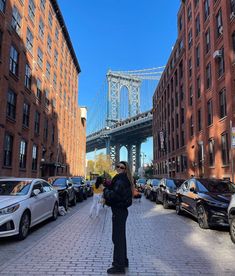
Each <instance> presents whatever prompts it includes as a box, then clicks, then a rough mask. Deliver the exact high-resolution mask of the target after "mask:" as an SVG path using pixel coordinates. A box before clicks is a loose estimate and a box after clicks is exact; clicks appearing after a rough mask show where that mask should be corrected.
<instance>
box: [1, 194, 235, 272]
mask: <svg viewBox="0 0 235 276" xmlns="http://www.w3.org/2000/svg"><path fill="white" fill-rule="evenodd" d="M91 202H92V199H91V198H90V199H88V200H87V201H86V202H83V203H82V204H78V205H77V206H76V207H75V208H73V209H71V210H72V211H71V213H70V214H68V215H66V216H65V217H59V219H58V220H57V221H56V222H51V223H48V224H45V225H44V226H42V227H40V228H39V229H37V230H36V231H32V233H31V234H30V236H29V237H28V238H27V239H26V240H24V241H22V242H17V241H12V240H11V239H9V247H10V248H11V249H10V250H9V251H7V245H8V244H7V241H6V240H4V242H3V243H2V241H1V240H0V257H1V260H4V263H3V262H1V263H0V264H1V266H0V275H8V276H12V275H107V274H106V270H107V268H108V267H110V266H111V262H112V247H113V246H112V242H111V210H110V208H107V207H105V208H102V210H101V212H100V217H99V218H94V219H91V218H89V216H88V214H89V208H90V206H91ZM67 216H68V217H67ZM127 237H128V257H129V269H127V270H126V275H130V276H132V275H133V276H134V275H141V276H142V275H148V276H150V275H235V262H234V256H235V246H234V244H233V243H232V242H231V240H230V236H229V233H228V232H227V231H226V230H202V229H200V228H199V226H198V224H197V222H195V221H194V220H192V219H191V218H188V217H184V216H177V215H176V214H175V210H171V209H170V210H164V209H163V207H162V206H161V205H156V204H155V203H153V202H150V201H148V200H146V199H145V198H143V199H142V202H140V203H139V202H134V203H133V205H132V206H131V207H130V208H129V217H128V223H127ZM29 242H30V244H29ZM7 252H8V253H7Z"/></svg>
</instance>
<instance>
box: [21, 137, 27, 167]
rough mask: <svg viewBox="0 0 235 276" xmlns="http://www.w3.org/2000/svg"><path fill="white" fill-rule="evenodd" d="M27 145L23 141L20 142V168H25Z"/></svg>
mask: <svg viewBox="0 0 235 276" xmlns="http://www.w3.org/2000/svg"><path fill="white" fill-rule="evenodd" d="M26 156H27V143H26V141H25V140H21V141H20V168H21V169H25V168H26Z"/></svg>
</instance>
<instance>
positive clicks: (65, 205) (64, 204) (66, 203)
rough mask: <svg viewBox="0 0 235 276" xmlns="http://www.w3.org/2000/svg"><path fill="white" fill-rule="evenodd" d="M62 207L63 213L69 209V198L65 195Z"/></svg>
mask: <svg viewBox="0 0 235 276" xmlns="http://www.w3.org/2000/svg"><path fill="white" fill-rule="evenodd" d="M62 205H63V206H64V209H65V211H68V208H69V197H68V195H65V197H64V200H63V204H62Z"/></svg>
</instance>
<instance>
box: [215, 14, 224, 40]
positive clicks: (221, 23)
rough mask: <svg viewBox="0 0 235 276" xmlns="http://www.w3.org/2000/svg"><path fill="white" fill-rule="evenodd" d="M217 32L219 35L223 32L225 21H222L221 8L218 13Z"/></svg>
mask: <svg viewBox="0 0 235 276" xmlns="http://www.w3.org/2000/svg"><path fill="white" fill-rule="evenodd" d="M216 33H217V37H219V36H220V35H221V34H222V33H223V21H222V10H221V9H219V11H218V13H217V15H216Z"/></svg>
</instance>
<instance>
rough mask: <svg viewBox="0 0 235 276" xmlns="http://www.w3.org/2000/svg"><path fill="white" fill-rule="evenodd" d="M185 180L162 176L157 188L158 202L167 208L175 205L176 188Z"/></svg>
mask: <svg viewBox="0 0 235 276" xmlns="http://www.w3.org/2000/svg"><path fill="white" fill-rule="evenodd" d="M183 182H184V180H183V179H170V178H162V179H161V180H160V183H159V185H158V187H157V190H156V203H162V205H163V208H165V209H167V208H169V206H175V201H176V190H177V188H179V187H180V185H181V184H182V183H183Z"/></svg>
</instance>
